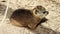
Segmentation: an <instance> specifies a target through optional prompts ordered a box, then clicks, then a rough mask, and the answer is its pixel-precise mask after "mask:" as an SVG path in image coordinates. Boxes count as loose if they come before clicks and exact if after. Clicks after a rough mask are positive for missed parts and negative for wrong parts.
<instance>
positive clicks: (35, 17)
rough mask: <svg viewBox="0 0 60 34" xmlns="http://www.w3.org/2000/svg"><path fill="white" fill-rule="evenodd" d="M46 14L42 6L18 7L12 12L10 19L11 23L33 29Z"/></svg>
mask: <svg viewBox="0 0 60 34" xmlns="http://www.w3.org/2000/svg"><path fill="white" fill-rule="evenodd" d="M47 14H48V12H47V11H46V9H45V8H44V7H42V6H36V7H35V8H34V9H32V10H29V9H18V10H15V11H14V12H13V14H12V15H11V17H10V21H11V23H12V24H13V25H16V26H20V27H29V28H31V29H34V28H35V27H36V25H37V24H38V23H40V21H41V20H42V19H43V18H44V17H45V16H46V15H47Z"/></svg>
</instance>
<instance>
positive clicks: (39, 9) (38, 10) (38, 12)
mask: <svg viewBox="0 0 60 34" xmlns="http://www.w3.org/2000/svg"><path fill="white" fill-rule="evenodd" d="M33 13H34V15H35V16H36V17H39V18H40V19H42V18H44V17H45V16H47V14H48V11H46V9H45V8H44V7H43V6H36V7H35V8H34V9H33Z"/></svg>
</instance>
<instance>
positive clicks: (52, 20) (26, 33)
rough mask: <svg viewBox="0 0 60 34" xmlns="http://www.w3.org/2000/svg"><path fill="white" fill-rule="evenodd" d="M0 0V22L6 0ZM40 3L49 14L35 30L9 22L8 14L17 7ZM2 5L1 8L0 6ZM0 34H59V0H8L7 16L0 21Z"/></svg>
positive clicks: (32, 5) (27, 7)
mask: <svg viewBox="0 0 60 34" xmlns="http://www.w3.org/2000/svg"><path fill="white" fill-rule="evenodd" d="M2 1H3V0H0V4H1V5H2V6H0V22H1V20H2V18H3V16H4V12H5V8H6V4H7V2H8V1H7V0H4V1H6V2H2ZM37 5H41V6H43V7H45V8H46V10H47V11H48V12H49V14H48V15H47V16H46V18H47V19H48V21H47V22H44V23H42V24H41V25H42V26H43V27H42V26H40V25H39V26H38V27H37V28H36V29H35V30H29V29H26V28H22V27H16V26H13V25H11V24H10V21H9V16H10V15H11V14H12V12H13V11H14V10H16V9H19V8H26V9H33V8H34V7H35V6H37ZM1 7H2V8H1ZM0 34H60V0H10V1H9V10H8V14H7V18H6V20H5V22H4V23H0Z"/></svg>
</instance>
